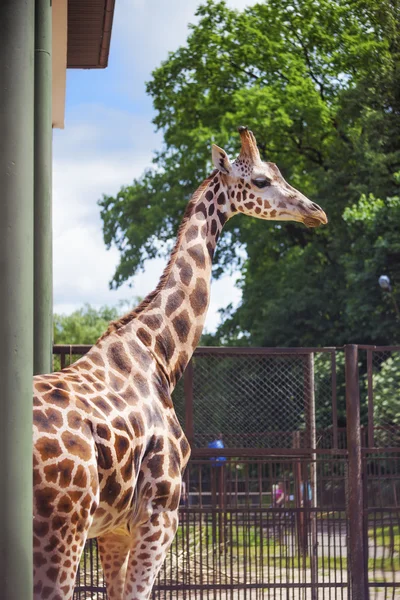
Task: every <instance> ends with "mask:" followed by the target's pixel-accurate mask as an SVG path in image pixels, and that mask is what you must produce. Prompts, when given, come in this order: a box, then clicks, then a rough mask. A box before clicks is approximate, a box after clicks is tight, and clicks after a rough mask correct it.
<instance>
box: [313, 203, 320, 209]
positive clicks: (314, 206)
mask: <svg viewBox="0 0 400 600" xmlns="http://www.w3.org/2000/svg"><path fill="white" fill-rule="evenodd" d="M311 207H312V209H313V210H321V207H320V206H318V204H315V202H311Z"/></svg>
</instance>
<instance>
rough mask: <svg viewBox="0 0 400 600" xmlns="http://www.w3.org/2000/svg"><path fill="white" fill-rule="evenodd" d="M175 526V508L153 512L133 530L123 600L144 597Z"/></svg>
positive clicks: (162, 560) (149, 592)
mask: <svg viewBox="0 0 400 600" xmlns="http://www.w3.org/2000/svg"><path fill="white" fill-rule="evenodd" d="M177 528H178V510H177V509H174V510H164V511H159V512H154V513H153V514H152V515H151V516H150V518H149V519H148V521H147V522H145V523H143V524H141V525H140V526H138V527H137V528H135V530H134V531H133V532H132V533H133V539H132V542H131V543H132V547H131V551H130V553H129V560H128V568H127V572H126V580H125V594H124V600H148V598H150V594H151V590H152V588H153V584H154V581H155V579H156V577H157V574H158V572H159V570H160V568H161V566H162V564H163V562H164V559H165V557H166V554H167V551H168V549H169V547H170V545H171V543H172V540H173V539H174V536H175V533H176V530H177Z"/></svg>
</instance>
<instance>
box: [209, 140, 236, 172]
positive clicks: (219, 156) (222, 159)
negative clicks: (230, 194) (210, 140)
mask: <svg viewBox="0 0 400 600" xmlns="http://www.w3.org/2000/svg"><path fill="white" fill-rule="evenodd" d="M212 160H213V163H214V167H215V168H216V169H218V171H221V173H225V175H228V174H229V173H230V172H231V171H232V166H231V163H230V161H229V158H228V155H227V153H226V152H225V150H222V148H219V147H218V146H216V145H215V144H213V145H212Z"/></svg>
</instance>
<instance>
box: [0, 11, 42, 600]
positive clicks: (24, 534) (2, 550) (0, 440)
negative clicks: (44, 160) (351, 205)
mask: <svg viewBox="0 0 400 600" xmlns="http://www.w3.org/2000/svg"><path fill="white" fill-rule="evenodd" d="M33 78H34V0H1V2H0V194H1V196H0V197H1V201H0V457H1V460H0V490H1V492H0V596H1V598H2V600H29V598H32V371H33V359H32V355H33V103H34V83H33Z"/></svg>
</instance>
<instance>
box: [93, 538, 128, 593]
mask: <svg viewBox="0 0 400 600" xmlns="http://www.w3.org/2000/svg"><path fill="white" fill-rule="evenodd" d="M97 544H98V550H99V554H100V560H101V566H102V568H103V573H104V579H105V582H106V587H107V597H108V599H109V600H123V599H124V586H125V578H126V571H127V566H128V557H129V551H130V546H131V537H130V535H129V534H128V532H126V534H124V533H120V532H112V531H111V532H110V533H107V534H105V535H102V536H101V537H99V538H98V539H97Z"/></svg>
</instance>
